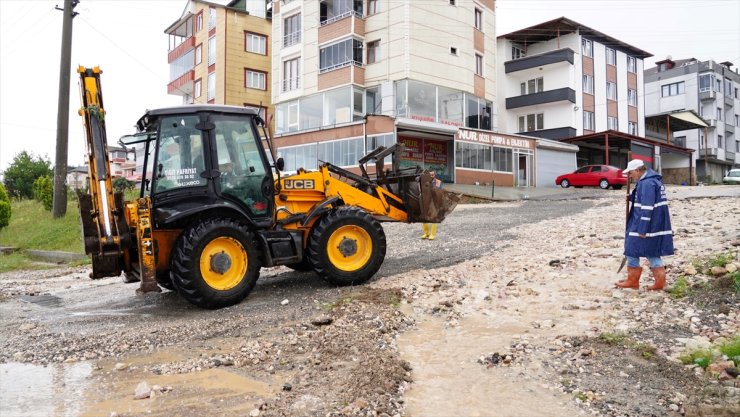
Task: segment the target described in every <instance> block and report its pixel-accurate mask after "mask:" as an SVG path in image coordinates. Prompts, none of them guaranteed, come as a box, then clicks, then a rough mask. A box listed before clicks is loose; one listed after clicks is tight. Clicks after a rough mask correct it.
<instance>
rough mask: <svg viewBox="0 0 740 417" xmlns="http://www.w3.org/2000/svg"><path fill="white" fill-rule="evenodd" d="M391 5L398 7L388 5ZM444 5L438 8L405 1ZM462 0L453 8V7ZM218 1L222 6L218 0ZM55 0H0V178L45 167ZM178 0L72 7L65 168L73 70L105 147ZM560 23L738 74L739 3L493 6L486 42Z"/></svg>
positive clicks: (157, 103)
mask: <svg viewBox="0 0 740 417" xmlns="http://www.w3.org/2000/svg"><path fill="white" fill-rule="evenodd" d="M391 1H398V0H391ZM411 1H425V2H430V1H444V0H411ZM464 1H472V0H458V2H464ZM219 2H220V3H224V2H225V1H219ZM63 3H64V2H63V0H55V1H45V0H0V171H3V170H5V169H6V168H7V167H8V165H9V164H10V163H11V162H12V160H13V157H14V156H15V155H16V154H17V153H19V152H21V151H22V150H27V151H29V152H32V153H33V154H35V155H40V156H43V157H46V158H48V159H49V160H50V161H51V162H52V164H53V163H54V161H55V159H54V152H55V143H56V120H57V99H58V88H59V60H60V58H59V57H60V49H61V31H62V13H61V12H60V11H57V10H55V6H56V5H59V6H60V7H62V5H63ZM186 4H187V1H186V0H159V1H156V0H148V1H136V0H81V1H80V3H79V4H78V5H77V7H76V8H75V11H77V12H78V13H79V15H78V16H77V17H75V19H74V24H73V46H72V62H71V64H72V65H71V68H70V71H71V76H70V102H69V103H70V106H69V108H70V116H69V151H68V164H69V165H81V164H83V163H84V154H85V138H84V133H83V129H82V118H81V117H80V116H79V115H78V114H77V110H78V109H79V107H80V98H79V87H78V80H79V76H78V74H77V72H76V68H77V66H78V65H83V66H86V67H93V66H99V67H100V68H101V69H102V70H103V75H102V80H101V84H102V90H103V100H104V104H105V110H106V113H107V115H106V127H107V132H108V142H109V143H110V144H115V143H116V142H117V140H118V138H119V137H121V136H123V135H125V134H130V133H133V132H134V128H133V125H134V123H135V122H136V121H137V120H138V118H139V117H140V116H142V115H143V114H144V111H145V110H146V109H153V108H158V107H165V106H170V105H177V104H180V103H181V98H180V97H178V96H170V95H167V83H168V82H169V67H168V64H167V49H168V41H167V35H165V34H164V30H165V28H167V27H168V26H169V25H170V24H171V23H173V22H175V21H176V20H177V19H178V18H179V17H180V15H181V14H182V12H183V10H184V8H185V6H186ZM561 16H565V17H567V18H569V19H571V20H575V21H576V22H579V23H581V24H583V25H586V26H588V27H591V28H593V29H596V30H598V31H600V32H603V33H605V34H607V35H609V36H611V37H614V38H617V39H619V40H621V41H624V42H626V43H628V44H630V45H632V46H635V47H637V48H640V49H642V50H645V51H647V52H650V53H652V54H653V55H654V57H652V58H648V59H646V62H645V68H650V67H652V66H654V63H655V62H656V61H659V60H661V59H664V58H665V57H667V56H669V55H670V56H671V57H672V58H673V59H683V58H697V59H700V60H706V59H714V60H715V61H717V62H723V61H730V62H733V63H734V65H735V67H737V66H740V0H620V1H616V0H497V1H496V32H497V33H496V35H497V36H500V35H504V34H506V33H509V32H513V31H516V30H519V29H523V28H526V27H528V26H532V25H536V24H538V23H542V22H545V21H548V20H552V19H555V18H558V17H561Z"/></svg>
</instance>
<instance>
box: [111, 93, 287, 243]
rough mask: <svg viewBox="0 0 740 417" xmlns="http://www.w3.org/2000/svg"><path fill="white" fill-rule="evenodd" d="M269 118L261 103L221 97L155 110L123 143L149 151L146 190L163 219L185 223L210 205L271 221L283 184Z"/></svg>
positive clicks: (259, 224)
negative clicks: (216, 101) (267, 130)
mask: <svg viewBox="0 0 740 417" xmlns="http://www.w3.org/2000/svg"><path fill="white" fill-rule="evenodd" d="M263 124H264V122H263V121H262V119H260V117H259V116H258V115H257V113H256V112H255V111H253V110H250V109H245V108H239V107H228V106H214V105H207V106H198V105H194V106H180V107H172V108H165V109H159V110H152V111H148V112H147V113H146V114H145V115H144V116H143V117H142V118H141V119H139V121H138V123H137V128H138V130H139V131H140V133H138V134H136V135H132V136H125V137H123V138H121V141H120V143H121V144H122V145H125V146H130V145H135V146H136V147H137V150H138V151H137V153H138V154H139V155H141V154H143V156H144V159H143V161H142V184H141V194H140V196H141V197H144V196H149V197H151V201H152V218H153V221H154V222H155V227H158V228H178V229H179V228H181V227H183V226H184V225H185V224H186V223H189V222H190V221H191V220H192V216H193V215H195V214H199V213H202V214H206V213H209V212H210V213H214V212H215V213H217V214H218V216H219V217H223V216H227V217H235V218H239V219H240V220H243V221H246V222H248V223H250V224H251V226H253V227H254V228H260V229H261V228H269V227H271V226H272V224H273V218H274V208H275V203H274V201H275V200H274V194H275V192H274V180H273V174H272V167H271V165H270V163H269V159H268V156H267V152H265V146H264V144H263V140H262V135H260V130H259V129H258V127H260V126H262V125H263ZM262 133H264V130H263V132H262ZM265 136H266V135H265ZM268 147H269V142H268Z"/></svg>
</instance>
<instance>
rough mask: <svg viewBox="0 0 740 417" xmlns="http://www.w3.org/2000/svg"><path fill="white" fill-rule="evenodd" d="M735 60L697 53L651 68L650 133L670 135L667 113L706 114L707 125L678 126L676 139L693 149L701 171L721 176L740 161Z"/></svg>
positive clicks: (710, 177) (739, 83)
mask: <svg viewBox="0 0 740 417" xmlns="http://www.w3.org/2000/svg"><path fill="white" fill-rule="evenodd" d="M731 66H732V64H731V63H729V62H723V63H716V62H714V61H712V60H708V61H699V60H697V59H694V58H690V59H681V60H676V61H673V60H671V59H665V60H662V61H659V62H656V66H655V67H652V68H649V69H647V70H645V113H646V116H647V117H648V120H654V121H655V123H654V124H649V125H648V126H647V129H648V132H647V134H648V137H654V138H656V139H659V140H666V133H665V127H664V125H662V124H661V123H660V122H661V121H662V119H663V118H662V117H657V116H663V115H670V114H674V113H675V112H680V111H690V112H693V113H695V114H696V115H698V116H700V117H701V118H702V119H703V121H704V122H705V123H706V124H707V125H708V127H707V128H698V129H690V130H681V131H674V129H671V130H670V131H669V132H668V134H669V135H670V136H669V138H668V140H670V142H671V143H674V144H677V145H680V146H684V147H687V148H690V149H693V150H694V151H695V152H694V153H693V166H695V167H696V172H695V176H696V177H697V178H698V179H699V180H703V181H718V180H721V178H722V177H723V176H724V175H725V173H726V172H727V171H728V170H729V169H730V168H733V167H738V166H740V141H739V140H738V138H739V136H738V133H736V130H740V74H738V73H737V71H733V70H732V69H731Z"/></svg>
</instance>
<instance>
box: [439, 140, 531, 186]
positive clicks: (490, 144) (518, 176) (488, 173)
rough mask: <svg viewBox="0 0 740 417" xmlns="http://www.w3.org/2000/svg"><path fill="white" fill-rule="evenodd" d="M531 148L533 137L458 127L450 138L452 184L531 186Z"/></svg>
mask: <svg viewBox="0 0 740 417" xmlns="http://www.w3.org/2000/svg"><path fill="white" fill-rule="evenodd" d="M535 149H536V140H535V139H531V138H525V137H521V136H516V135H504V134H499V133H492V132H489V131H481V130H471V129H459V130H458V132H457V134H456V135H455V141H454V155H455V170H454V173H455V183H457V184H479V185H488V184H496V185H499V186H507V187H531V186H534V185H535V182H534V173H535V171H534V167H535Z"/></svg>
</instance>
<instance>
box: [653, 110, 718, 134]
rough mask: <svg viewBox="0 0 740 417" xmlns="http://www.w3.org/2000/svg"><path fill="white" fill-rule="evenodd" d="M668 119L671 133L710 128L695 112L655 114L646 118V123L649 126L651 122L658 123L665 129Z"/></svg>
mask: <svg viewBox="0 0 740 417" xmlns="http://www.w3.org/2000/svg"><path fill="white" fill-rule="evenodd" d="M666 118H668V120H667V122H668V123H670V130H671V132H680V131H683V130H691V129H701V128H704V127H709V124H707V122H705V121H704V119H702V118H701V117H699V115H698V114H696V113H695V112H694V111H693V110H683V111H676V112H666V113H661V114H654V115H652V116H648V117H645V122H646V123H648V124H650V123H651V122H653V123H656V122H657V124H658V125H659V126H661V127H662V128H664V129H665V128H666Z"/></svg>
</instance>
